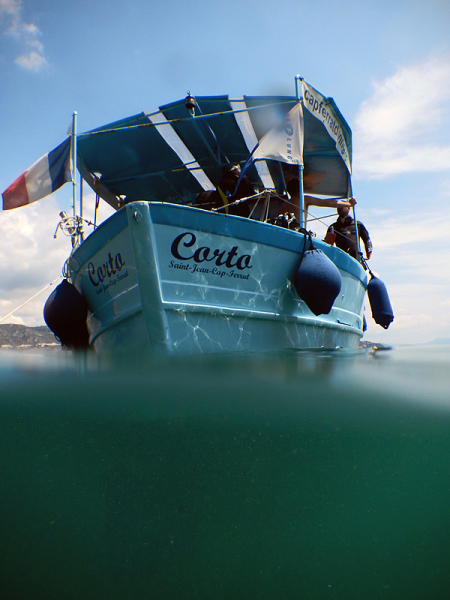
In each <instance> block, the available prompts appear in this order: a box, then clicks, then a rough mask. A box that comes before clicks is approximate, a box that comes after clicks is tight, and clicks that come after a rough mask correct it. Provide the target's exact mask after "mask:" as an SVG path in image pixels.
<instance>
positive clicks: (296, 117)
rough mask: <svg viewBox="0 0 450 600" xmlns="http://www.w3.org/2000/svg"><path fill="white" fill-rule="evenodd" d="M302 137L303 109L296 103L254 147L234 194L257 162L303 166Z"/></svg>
mask: <svg viewBox="0 0 450 600" xmlns="http://www.w3.org/2000/svg"><path fill="white" fill-rule="evenodd" d="M303 136H304V128H303V109H302V105H301V103H300V102H298V103H297V104H296V105H295V106H294V108H292V109H291V110H290V111H289V112H288V113H287V114H286V115H285V117H284V122H283V123H282V124H281V125H278V126H277V127H274V128H273V129H270V130H269V131H268V132H267V133H266V134H265V135H264V136H263V137H262V138H261V139H260V140H259V142H258V144H257V145H256V146H255V147H254V149H253V151H252V153H251V154H250V156H249V157H248V159H247V161H246V163H245V165H244V166H243V168H242V171H241V174H240V176H239V180H238V182H237V184H236V189H235V191H234V194H236V191H237V189H238V187H239V184H240V183H241V180H242V178H243V177H244V175H245V173H246V172H247V171H248V170H249V169H250V167H251V166H252V165H253V164H254V163H255V162H256V161H257V160H276V161H278V162H283V163H288V164H291V165H303ZM234 194H233V195H234Z"/></svg>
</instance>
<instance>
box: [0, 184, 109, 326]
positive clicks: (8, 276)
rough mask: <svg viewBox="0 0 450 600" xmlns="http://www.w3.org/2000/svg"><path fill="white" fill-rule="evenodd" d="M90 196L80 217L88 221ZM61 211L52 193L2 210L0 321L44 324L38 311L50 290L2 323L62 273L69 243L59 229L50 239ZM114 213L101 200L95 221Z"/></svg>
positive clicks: (90, 215)
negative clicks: (3, 319) (38, 199)
mask: <svg viewBox="0 0 450 600" xmlns="http://www.w3.org/2000/svg"><path fill="white" fill-rule="evenodd" d="M94 199H95V196H94V194H90V193H88V194H86V195H85V210H84V216H85V218H86V219H87V220H89V221H93V220H94V209H93V206H94ZM68 205H70V202H68ZM60 210H61V209H60V207H59V206H58V203H57V201H56V199H55V198H54V197H51V196H50V197H48V198H45V199H43V200H42V201H40V202H36V203H33V204H30V205H29V206H25V207H23V208H18V209H14V210H8V211H0V322H3V323H21V324H25V325H29V326H37V325H43V324H44V320H43V316H42V311H43V307H44V304H45V300H46V299H47V297H48V296H49V295H50V294H51V292H52V288H48V289H47V290H45V291H43V292H42V294H40V295H39V296H38V297H37V298H36V299H35V300H33V301H31V302H29V303H28V304H26V306H24V307H23V308H21V309H20V310H19V311H17V312H16V313H15V314H14V315H12V316H11V317H8V318H7V319H6V320H5V321H1V319H2V318H4V317H5V316H6V315H8V314H9V313H10V312H11V311H13V310H15V309H16V308H18V307H20V306H21V305H22V304H23V303H25V302H27V301H28V300H29V299H30V298H32V297H33V296H34V295H35V294H37V293H38V292H40V291H41V290H42V289H44V288H45V287H46V286H48V285H49V284H50V283H51V282H52V281H54V280H55V279H56V278H57V277H59V276H60V275H61V273H62V268H63V265H64V262H65V261H66V259H67V258H68V257H69V254H70V251H71V241H70V238H69V237H67V236H65V235H64V234H63V233H62V232H61V230H59V231H58V234H57V238H56V239H55V238H54V234H55V230H56V227H57V225H58V222H59V212H60ZM67 212H69V211H67ZM112 212H114V211H113V209H111V208H110V207H109V206H108V205H107V204H106V203H105V202H101V203H100V210H99V214H98V217H97V223H101V222H102V221H103V220H104V219H105V218H106V217H107V216H109V215H110V214H111V213H112ZM91 231H92V227H86V233H87V234H89V233H90V232H91Z"/></svg>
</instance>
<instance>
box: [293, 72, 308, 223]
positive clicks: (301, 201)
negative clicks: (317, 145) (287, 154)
mask: <svg viewBox="0 0 450 600" xmlns="http://www.w3.org/2000/svg"><path fill="white" fill-rule="evenodd" d="M299 81H303V77H300V75H297V76H296V77H295V95H296V96H297V100H298V101H299V102H300V103H301V114H302V119H303V94H301V95H300V92H299V88H298V82H299ZM301 135H302V136H303V135H304V132H303V126H302V127H301ZM301 147H302V150H303V140H302V144H301ZM303 170H304V167H303V156H302V164H301V165H298V188H299V205H300V206H299V208H300V211H299V212H300V215H299V216H300V227H302V228H304V227H305V226H306V218H305V217H306V215H305V194H304V191H303Z"/></svg>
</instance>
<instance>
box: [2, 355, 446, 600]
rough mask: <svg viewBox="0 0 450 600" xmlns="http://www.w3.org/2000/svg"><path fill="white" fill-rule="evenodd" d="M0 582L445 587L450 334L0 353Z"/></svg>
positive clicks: (220, 594)
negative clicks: (388, 344) (183, 349)
mask: <svg viewBox="0 0 450 600" xmlns="http://www.w3.org/2000/svg"><path fill="white" fill-rule="evenodd" d="M0 356H1V359H2V362H1V367H0V383H1V386H2V387H1V393H0V428H1V431H0V457H1V461H2V469H1V471H0V503H1V507H0V547H1V549H2V560H1V561H0V582H1V583H0V587H1V589H2V597H5V598H51V597H54V598H74V599H75V598H77V599H79V598H83V599H88V598H96V599H98V598H108V599H115V598H133V599H141V598H177V599H184V598H186V599H187V598H189V599H190V598H219V599H221V598H223V599H228V598H232V597H234V598H245V599H249V598H258V599H259V598H270V599H274V598H280V599H281V598H283V599H286V598H303V597H304V598H345V599H346V600H347V599H349V598H351V599H355V598H361V599H363V598H364V599H368V598H396V599H397V598H403V597H407V598H409V599H415V598H417V599H418V598H439V599H441V598H445V597H446V596H447V595H448V592H449V590H450V573H449V571H448V564H449V560H450V548H449V544H448V539H449V535H450V508H449V506H450V504H449V492H450V480H449V477H450V452H449V450H450V400H449V395H448V389H449V383H450V374H449V373H450V370H449V367H450V348H449V347H431V346H430V347H420V348H419V347H410V348H395V349H393V350H391V351H381V350H380V351H370V350H365V351H357V352H346V351H321V352H285V353H276V354H270V353H264V354H252V355H213V356H205V357H202V356H197V357H173V358H165V359H163V358H158V359H152V360H148V359H144V358H143V357H132V358H128V359H127V358H124V357H116V358H113V359H110V360H109V361H102V362H100V363H99V362H97V360H96V359H95V358H94V357H93V356H89V357H88V358H85V359H83V358H82V357H77V358H75V359H74V358H73V357H72V356H71V355H68V354H65V353H58V354H52V355H51V356H50V355H48V354H47V355H44V354H39V353H36V354H30V355H24V354H19V353H14V352H9V353H5V352H2V353H1V354H0Z"/></svg>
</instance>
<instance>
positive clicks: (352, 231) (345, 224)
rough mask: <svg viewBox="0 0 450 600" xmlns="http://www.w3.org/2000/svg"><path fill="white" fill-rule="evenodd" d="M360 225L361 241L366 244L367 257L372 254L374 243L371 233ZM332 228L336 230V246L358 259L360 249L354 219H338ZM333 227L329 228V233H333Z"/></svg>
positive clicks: (358, 222)
mask: <svg viewBox="0 0 450 600" xmlns="http://www.w3.org/2000/svg"><path fill="white" fill-rule="evenodd" d="M357 224H358V235H359V237H360V239H361V240H362V241H363V242H364V246H365V248H366V255H367V254H369V253H371V252H372V242H371V240H370V237H369V232H368V231H367V229H366V228H365V227H364V225H363V224H362V223H361V221H357ZM331 227H332V228H333V229H334V233H335V234H336V240H335V242H334V243H335V244H336V246H337V247H338V248H340V249H341V250H344V252H348V254H350V255H351V256H353V257H354V258H356V255H357V252H358V248H357V245H356V228H355V222H354V220H353V219H352V217H345V219H344V220H343V221H342V220H341V219H338V220H337V221H336V223H333V225H331ZM331 227H329V228H328V232H330V233H331Z"/></svg>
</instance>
